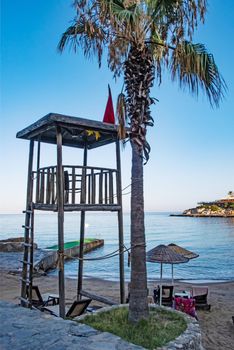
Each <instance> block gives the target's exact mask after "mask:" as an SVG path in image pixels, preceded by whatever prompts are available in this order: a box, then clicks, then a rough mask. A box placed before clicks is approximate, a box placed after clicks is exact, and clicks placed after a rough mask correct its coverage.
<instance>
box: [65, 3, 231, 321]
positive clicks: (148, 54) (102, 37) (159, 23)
mask: <svg viewBox="0 0 234 350" xmlns="http://www.w3.org/2000/svg"><path fill="white" fill-rule="evenodd" d="M206 2H207V1H206V0H145V1H141V0H135V1H134V0H109V1H108V0H99V1H91V0H75V1H74V7H75V11H76V17H75V19H74V23H73V24H72V25H71V26H70V27H69V28H68V29H67V30H66V31H65V32H64V34H63V35H62V37H61V40H60V42H59V46H58V48H59V50H60V51H61V52H62V51H63V50H64V48H65V47H66V46H67V45H68V44H70V45H71V48H73V49H74V50H75V51H77V49H78V48H79V49H81V50H83V52H84V55H85V56H86V57H90V56H93V55H95V56H97V59H98V63H99V66H100V65H101V62H102V58H103V56H104V57H105V58H106V57H107V62H108V66H109V68H110V69H111V71H112V72H113V74H114V76H115V77H118V76H120V75H121V73H123V75H124V84H125V94H124V93H121V94H120V95H119V98H118V106H117V111H118V115H119V119H120V121H121V123H120V124H121V125H122V128H121V127H120V129H119V130H120V136H121V135H122V134H123V133H124V123H125V119H126V117H128V118H129V122H128V123H129V125H130V128H131V136H130V142H131V146H132V190H131V262H132V266H131V285H130V295H131V298H130V304H129V320H130V321H133V322H138V321H139V320H140V319H142V318H147V317H148V304H147V273H146V252H145V228H144V196H143V162H144V160H146V161H147V160H148V158H149V153H150V146H149V144H148V142H147V140H146V132H147V127H148V126H153V123H154V122H153V118H152V117H151V113H150V106H151V104H152V103H154V102H155V99H153V98H152V97H151V96H150V89H151V87H152V86H153V83H154V81H155V80H157V81H158V82H159V83H161V79H162V69H166V70H168V71H169V72H170V74H171V78H172V80H178V82H179V85H180V87H181V88H184V87H188V89H189V90H190V92H191V93H192V94H195V95H198V92H199V90H203V91H204V92H205V94H206V95H207V96H208V99H209V102H210V104H211V105H212V106H218V105H219V103H220V101H221V99H222V97H223V93H224V91H225V82H224V80H223V79H222V77H221V75H220V74H219V71H218V68H217V66H216V64H215V61H214V58H213V56H212V54H210V53H207V51H206V49H205V47H204V45H202V44H193V43H192V37H193V33H194V30H195V28H196V27H197V25H198V22H199V21H201V22H204V17H205V13H206V7H207V4H206ZM198 17H199V19H198ZM122 136H123V135H122Z"/></svg>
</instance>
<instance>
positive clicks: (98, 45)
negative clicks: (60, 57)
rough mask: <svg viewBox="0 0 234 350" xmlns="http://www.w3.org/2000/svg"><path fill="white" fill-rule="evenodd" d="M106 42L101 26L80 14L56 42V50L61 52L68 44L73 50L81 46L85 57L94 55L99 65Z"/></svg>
mask: <svg viewBox="0 0 234 350" xmlns="http://www.w3.org/2000/svg"><path fill="white" fill-rule="evenodd" d="M105 43H106V34H105V32H104V30H103V28H102V27H101V26H99V25H98V24H97V23H96V22H95V21H92V20H90V19H86V18H85V16H81V17H80V18H79V21H75V24H74V25H73V26H70V27H69V28H68V29H67V30H66V31H65V32H64V33H63V34H62V37H61V39H60V41H59V44H58V50H59V51H60V52H62V51H63V50H64V49H65V47H66V46H67V45H68V44H70V48H71V49H73V50H74V51H75V52H76V51H77V49H78V48H81V49H82V50H83V52H84V55H85V56H86V57H90V56H92V55H96V56H97V57H98V63H99V65H101V58H102V53H103V49H104V45H105Z"/></svg>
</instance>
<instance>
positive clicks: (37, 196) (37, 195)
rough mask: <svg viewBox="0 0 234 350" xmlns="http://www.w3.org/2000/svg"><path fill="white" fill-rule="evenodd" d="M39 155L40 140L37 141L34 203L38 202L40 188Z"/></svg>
mask: <svg viewBox="0 0 234 350" xmlns="http://www.w3.org/2000/svg"><path fill="white" fill-rule="evenodd" d="M40 156H41V141H40V139H39V140H38V143H37V182H36V203H38V202H39V198H40V197H39V188H40V172H39V169H40Z"/></svg>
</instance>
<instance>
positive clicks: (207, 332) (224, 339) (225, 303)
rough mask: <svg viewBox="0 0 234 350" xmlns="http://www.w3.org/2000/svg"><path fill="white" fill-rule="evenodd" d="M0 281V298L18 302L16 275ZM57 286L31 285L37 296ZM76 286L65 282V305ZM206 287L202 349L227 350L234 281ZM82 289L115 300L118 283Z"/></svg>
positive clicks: (232, 338)
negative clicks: (206, 298)
mask: <svg viewBox="0 0 234 350" xmlns="http://www.w3.org/2000/svg"><path fill="white" fill-rule="evenodd" d="M0 280H1V289H0V299H2V300H6V301H10V302H13V303H18V300H19V299H18V296H19V293H20V283H19V275H14V274H10V273H8V272H7V271H0ZM57 283H58V281H57V278H56V277H54V276H41V277H36V278H34V284H35V285H38V286H39V288H40V291H41V293H46V292H51V293H56V292H57V290H58V285H57ZM76 283H77V282H76V280H74V279H66V302H67V303H68V304H69V303H71V302H72V301H73V300H75V295H76ZM156 284H157V282H156V283H154V284H153V283H151V282H149V284H148V287H149V291H150V294H151V295H152V290H153V288H154V286H155V285H156ZM206 285H208V286H209V296H208V302H209V303H210V304H211V311H198V320H199V324H200V327H201V330H202V341H203V346H204V348H205V349H206V350H231V349H233V344H234V324H233V323H232V316H234V282H226V283H211V284H206ZM191 286H192V284H188V283H181V282H175V289H176V290H177V291H179V290H181V291H182V290H189V289H191ZM83 289H84V290H86V291H89V292H90V293H94V294H98V295H102V296H105V297H109V298H110V299H112V300H115V301H117V302H118V301H119V284H118V283H117V282H111V281H105V280H102V279H97V278H88V279H84V281H83ZM126 290H127V283H126ZM93 305H98V303H97V302H93ZM99 305H100V304H99ZM103 306H104V305H103Z"/></svg>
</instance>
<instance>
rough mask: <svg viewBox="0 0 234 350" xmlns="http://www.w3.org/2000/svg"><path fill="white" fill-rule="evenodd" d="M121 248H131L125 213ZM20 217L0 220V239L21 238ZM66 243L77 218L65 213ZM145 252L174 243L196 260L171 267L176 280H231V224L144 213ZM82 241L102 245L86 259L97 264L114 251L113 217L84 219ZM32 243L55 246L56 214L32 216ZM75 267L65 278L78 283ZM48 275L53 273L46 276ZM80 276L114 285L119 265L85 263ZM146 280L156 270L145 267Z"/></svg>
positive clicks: (75, 234) (74, 233) (166, 271)
mask: <svg viewBox="0 0 234 350" xmlns="http://www.w3.org/2000/svg"><path fill="white" fill-rule="evenodd" d="M123 220H124V244H125V246H126V248H129V247H130V214H129V213H124V218H123ZM23 224H24V215H23V214H0V239H6V238H9V237H18V236H22V235H23V229H22V225H23ZM64 227H65V230H64V231H65V242H69V241H73V240H78V239H79V227H80V214H79V213H78V212H76V213H65V221H64ZM145 233H146V245H147V246H146V250H147V251H149V250H150V249H152V248H154V247H155V246H157V245H159V244H169V243H175V244H178V245H180V246H182V247H184V248H186V249H189V250H191V251H193V252H195V253H197V254H199V257H198V258H196V259H191V260H190V261H189V262H188V263H184V264H177V265H174V278H175V279H178V280H186V281H190V280H191V281H194V280H196V281H199V282H203V281H204V282H205V281H206V282H218V281H231V280H232V281H233V280H234V218H209V217H207V218H192V217H176V216H170V213H155V212H146V213H145ZM85 237H86V238H99V239H104V246H103V247H101V248H98V249H96V250H94V251H93V252H90V253H88V254H86V255H85V257H86V258H99V257H103V256H105V255H108V254H110V253H112V252H114V251H116V250H117V249H118V221H117V214H116V213H106V212H105V213H99V212H98V213H86V224H85ZM35 242H36V243H37V244H38V247H39V248H46V247H48V246H51V245H54V244H57V214H56V213H52V214H51V213H46V214H43V213H41V212H36V214H35ZM77 271H78V261H77V260H70V261H69V262H66V264H65V275H66V277H70V278H77ZM50 273H51V274H52V275H53V274H56V273H57V271H52V272H50ZM84 276H85V277H97V278H103V279H106V280H112V281H116V280H118V278H119V259H118V256H114V257H112V258H108V259H102V260H93V261H92V260H90V261H85V262H84ZM147 277H148V280H152V281H153V280H158V279H159V277H160V264H158V263H151V262H148V263H147ZM125 278H126V280H127V281H128V280H129V279H130V267H129V266H128V254H127V253H125ZM163 278H165V279H170V278H171V265H166V264H164V265H163Z"/></svg>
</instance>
